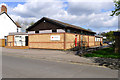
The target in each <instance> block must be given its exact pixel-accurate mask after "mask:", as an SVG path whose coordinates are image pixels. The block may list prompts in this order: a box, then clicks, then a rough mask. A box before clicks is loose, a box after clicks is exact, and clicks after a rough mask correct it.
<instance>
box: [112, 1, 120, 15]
mask: <svg viewBox="0 0 120 80" xmlns="http://www.w3.org/2000/svg"><path fill="white" fill-rule="evenodd" d="M114 3H115V10H114V11H112V14H111V16H113V15H116V16H118V15H119V14H120V0H114Z"/></svg>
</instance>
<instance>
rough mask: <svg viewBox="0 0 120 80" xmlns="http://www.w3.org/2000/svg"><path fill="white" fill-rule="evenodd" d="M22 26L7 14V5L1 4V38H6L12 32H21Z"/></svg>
mask: <svg viewBox="0 0 120 80" xmlns="http://www.w3.org/2000/svg"><path fill="white" fill-rule="evenodd" d="M20 31H21V27H20V25H19V24H18V23H16V22H15V21H13V19H12V18H11V17H10V16H9V15H8V14H7V7H6V6H4V5H2V6H1V13H0V39H4V37H5V36H7V35H8V34H9V33H10V32H20Z"/></svg>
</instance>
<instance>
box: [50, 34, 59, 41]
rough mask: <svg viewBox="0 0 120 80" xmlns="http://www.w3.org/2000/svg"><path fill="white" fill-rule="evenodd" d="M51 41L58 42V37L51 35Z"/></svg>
mask: <svg viewBox="0 0 120 80" xmlns="http://www.w3.org/2000/svg"><path fill="white" fill-rule="evenodd" d="M51 40H60V35H51Z"/></svg>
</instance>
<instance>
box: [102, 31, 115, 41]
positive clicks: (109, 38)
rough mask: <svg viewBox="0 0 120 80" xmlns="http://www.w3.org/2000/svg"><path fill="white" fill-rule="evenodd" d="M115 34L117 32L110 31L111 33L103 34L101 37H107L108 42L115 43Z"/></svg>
mask: <svg viewBox="0 0 120 80" xmlns="http://www.w3.org/2000/svg"><path fill="white" fill-rule="evenodd" d="M114 32H115V31H110V32H107V33H101V35H102V36H105V37H106V38H107V39H106V41H108V42H113V41H115V36H114Z"/></svg>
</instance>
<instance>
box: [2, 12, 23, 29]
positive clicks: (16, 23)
mask: <svg viewBox="0 0 120 80" xmlns="http://www.w3.org/2000/svg"><path fill="white" fill-rule="evenodd" d="M2 14H6V15H7V16H8V17H9V18H10V20H11V21H12V22H13V23H14V24H15V25H16V26H17V27H18V28H21V26H20V25H19V24H18V22H15V21H14V20H13V19H12V18H11V17H10V16H9V15H8V14H7V13H6V12H2V13H0V15H2Z"/></svg>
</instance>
